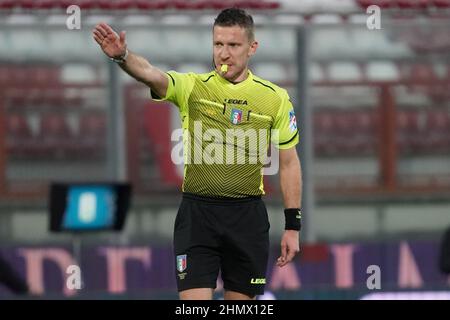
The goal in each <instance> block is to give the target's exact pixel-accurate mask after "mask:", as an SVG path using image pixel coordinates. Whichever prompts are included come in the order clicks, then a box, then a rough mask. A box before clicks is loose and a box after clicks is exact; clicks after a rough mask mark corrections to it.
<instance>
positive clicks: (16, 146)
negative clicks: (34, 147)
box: [6, 113, 32, 157]
mask: <svg viewBox="0 0 450 320" xmlns="http://www.w3.org/2000/svg"><path fill="white" fill-rule="evenodd" d="M31 142H32V132H31V129H30V127H29V125H28V122H27V120H26V118H25V117H24V116H23V115H22V114H18V113H12V114H8V115H7V116H6V150H7V152H8V154H9V155H10V156H13V157H14V156H23V155H25V154H27V152H28V151H29V150H27V146H29V145H30V143H31Z"/></svg>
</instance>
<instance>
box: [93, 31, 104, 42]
mask: <svg viewBox="0 0 450 320" xmlns="http://www.w3.org/2000/svg"><path fill="white" fill-rule="evenodd" d="M94 40H95V41H97V43H98V44H102V41H103V40H102V39H101V38H100V37H99V36H97V35H96V34H95V33H94Z"/></svg>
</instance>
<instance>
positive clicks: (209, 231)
mask: <svg viewBox="0 0 450 320" xmlns="http://www.w3.org/2000/svg"><path fill="white" fill-rule="evenodd" d="M93 37H94V39H95V41H96V42H97V43H98V44H99V45H100V47H101V49H102V50H103V52H104V53H105V54H106V55H107V56H108V57H110V58H111V59H112V60H114V61H115V62H117V63H118V65H119V66H120V67H121V68H122V69H123V70H124V71H125V72H127V73H128V74H129V75H130V76H132V77H134V78H135V79H136V80H138V81H140V82H143V83H144V84H146V85H147V86H148V87H149V88H150V94H151V97H152V98H153V99H155V100H167V101H170V102H172V103H174V104H175V105H176V106H177V107H178V110H179V112H180V118H181V121H182V127H183V132H184V133H185V134H184V135H183V143H184V146H185V148H184V152H185V155H184V159H185V163H184V180H183V188H182V190H183V200H182V202H181V204H180V208H179V210H178V214H177V217H176V220H175V227H174V243H173V244H174V254H175V257H176V259H175V261H174V263H175V266H176V271H175V272H176V279H177V286H178V291H179V296H180V299H183V300H184V299H212V297H213V290H214V288H216V282H217V277H218V274H219V271H220V272H221V277H222V280H223V283H224V290H225V292H224V299H226V300H232V299H241V300H243V299H254V298H255V297H256V295H261V294H263V293H264V286H265V284H266V270H267V261H268V255H269V227H270V225H269V221H268V216H267V211H266V207H265V205H264V202H263V201H262V199H261V196H262V195H264V187H263V165H264V161H265V160H264V157H265V155H266V154H267V150H268V147H267V145H268V140H269V139H271V137H273V136H274V135H272V133H274V132H276V133H277V135H276V136H277V137H278V138H277V139H273V138H272V139H271V140H272V143H273V144H274V145H275V146H276V147H277V148H278V150H279V153H278V154H279V164H280V167H279V170H280V185H281V191H282V194H283V201H284V206H285V208H286V209H285V210H284V214H285V221H286V223H285V229H286V230H285V232H284V233H283V236H282V239H281V255H280V257H279V258H278V260H277V265H278V266H279V267H283V266H285V265H286V264H287V263H288V262H290V261H291V260H292V259H293V257H294V256H295V254H296V253H297V252H299V231H300V226H301V223H300V221H301V211H300V208H301V205H300V201H301V200H300V199H301V192H302V180H301V167H300V161H299V159H298V156H297V152H296V149H295V145H296V144H297V143H298V141H299V134H298V129H297V123H296V118H295V114H294V109H293V107H292V104H291V101H290V99H289V96H288V93H287V92H286V90H284V89H282V88H280V87H278V86H276V85H274V84H272V83H271V82H269V81H266V80H263V79H261V78H259V77H257V76H256V75H253V74H252V72H251V71H250V70H249V69H248V62H249V60H250V58H251V56H253V55H254V54H255V52H256V49H257V48H258V42H257V41H256V40H255V36H254V26H253V18H252V17H251V16H250V15H249V14H247V13H246V12H245V11H244V10H241V9H237V8H229V9H225V10H223V11H222V12H220V14H219V15H218V16H217V17H216V19H215V21H214V26H213V55H214V70H213V71H211V72H209V73H206V74H195V73H178V72H175V71H168V72H162V71H160V70H158V69H157V68H156V67H154V66H152V65H151V64H150V63H149V62H148V61H147V60H146V59H144V58H143V57H141V56H139V55H137V54H135V53H133V52H131V51H130V50H128V48H127V44H126V41H125V32H124V31H122V32H120V34H117V33H116V32H114V30H113V29H112V28H111V27H110V26H108V25H107V24H105V23H100V24H98V25H97V26H96V27H95V28H94V30H93ZM230 137H231V139H230ZM265 142H267V143H266V144H264V143H265ZM255 145H256V146H261V145H262V146H263V147H262V149H263V150H262V151H263V152H259V151H261V150H259V151H258V150H256V149H255V148H254V146H255ZM260 149H261V148H260ZM255 150H256V151H255Z"/></svg>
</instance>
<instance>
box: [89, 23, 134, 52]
mask: <svg viewBox="0 0 450 320" xmlns="http://www.w3.org/2000/svg"><path fill="white" fill-rule="evenodd" d="M92 35H93V37H94V39H95V41H96V42H97V43H98V44H99V45H100V47H101V48H102V50H103V52H104V53H105V54H106V55H107V56H108V57H110V58H120V57H123V56H124V55H125V52H126V50H127V44H126V41H125V31H121V32H120V34H119V35H118V34H117V33H116V32H115V31H114V30H113V29H112V28H111V27H110V26H109V25H107V24H106V23H104V22H102V23H99V24H98V25H96V26H95V28H94V30H93V31H92Z"/></svg>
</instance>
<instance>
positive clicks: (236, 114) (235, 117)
mask: <svg viewBox="0 0 450 320" xmlns="http://www.w3.org/2000/svg"><path fill="white" fill-rule="evenodd" d="M230 120H231V123H232V124H239V123H241V121H242V110H239V109H232V110H231V118H230Z"/></svg>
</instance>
